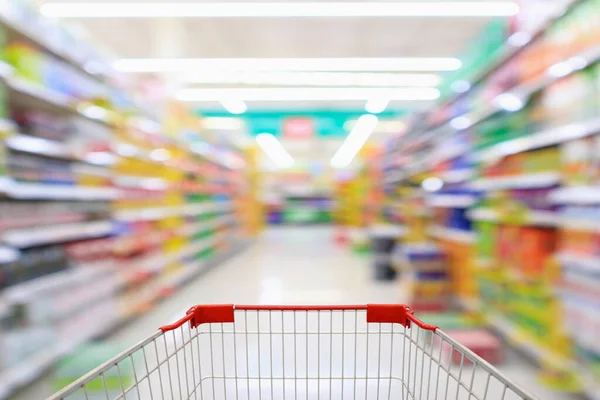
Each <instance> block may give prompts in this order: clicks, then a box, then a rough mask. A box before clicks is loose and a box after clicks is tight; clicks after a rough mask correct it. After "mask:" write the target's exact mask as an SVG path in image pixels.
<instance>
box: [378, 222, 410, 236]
mask: <svg viewBox="0 0 600 400" xmlns="http://www.w3.org/2000/svg"><path fill="white" fill-rule="evenodd" d="M369 233H370V234H371V235H372V236H374V237H391V238H399V237H403V236H405V235H406V234H407V233H408V228H407V227H406V226H404V225H399V224H377V225H373V226H371V227H369Z"/></svg>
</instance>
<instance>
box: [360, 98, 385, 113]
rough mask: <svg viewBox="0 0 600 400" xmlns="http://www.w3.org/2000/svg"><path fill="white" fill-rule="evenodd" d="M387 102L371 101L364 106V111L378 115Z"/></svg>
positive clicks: (383, 100) (383, 99)
mask: <svg viewBox="0 0 600 400" xmlns="http://www.w3.org/2000/svg"><path fill="white" fill-rule="evenodd" d="M389 102H390V101H389V100H388V99H385V98H380V99H371V100H369V101H367V104H365V111H366V112H368V113H371V114H379V113H382V112H384V111H385V109H386V108H387V106H388V104H389Z"/></svg>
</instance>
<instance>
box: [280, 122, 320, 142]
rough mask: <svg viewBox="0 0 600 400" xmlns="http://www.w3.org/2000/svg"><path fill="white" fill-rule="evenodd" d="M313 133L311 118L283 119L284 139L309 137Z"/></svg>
mask: <svg viewBox="0 0 600 400" xmlns="http://www.w3.org/2000/svg"><path fill="white" fill-rule="evenodd" d="M313 133H314V125H313V120H312V119H311V118H305V117H294V118H287V119H286V120H284V121H283V137H284V138H286V139H309V138H311V137H312V135H313Z"/></svg>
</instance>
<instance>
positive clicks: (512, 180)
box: [471, 172, 561, 190]
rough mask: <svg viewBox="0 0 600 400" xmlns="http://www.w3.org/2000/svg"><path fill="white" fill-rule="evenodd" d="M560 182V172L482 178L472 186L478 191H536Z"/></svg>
mask: <svg viewBox="0 0 600 400" xmlns="http://www.w3.org/2000/svg"><path fill="white" fill-rule="evenodd" d="M560 180H561V176H560V173H559V172H540V173H534V174H526V175H515V176H506V177H498V178H481V179H477V180H475V181H474V182H473V183H472V184H471V186H472V187H473V188H474V189H478V190H503V189H536V188H545V187H550V186H554V185H556V184H558V183H560Z"/></svg>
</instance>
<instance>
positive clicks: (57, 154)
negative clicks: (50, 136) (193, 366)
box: [5, 134, 76, 160]
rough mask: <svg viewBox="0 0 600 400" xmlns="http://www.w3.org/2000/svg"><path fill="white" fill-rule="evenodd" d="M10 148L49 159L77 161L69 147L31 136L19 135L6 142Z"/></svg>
mask: <svg viewBox="0 0 600 400" xmlns="http://www.w3.org/2000/svg"><path fill="white" fill-rule="evenodd" d="M5 143H6V145H7V146H8V148H10V149H12V150H17V151H21V152H25V153H30V154H39V155H43V156H47V157H54V158H62V159H67V160H73V159H76V156H75V152H74V151H72V149H71V148H69V146H67V145H65V144H63V143H59V142H55V141H53V140H47V139H42V138H37V137H34V136H29V135H22V134H17V135H14V136H11V137H9V138H7V139H6V141H5Z"/></svg>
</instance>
